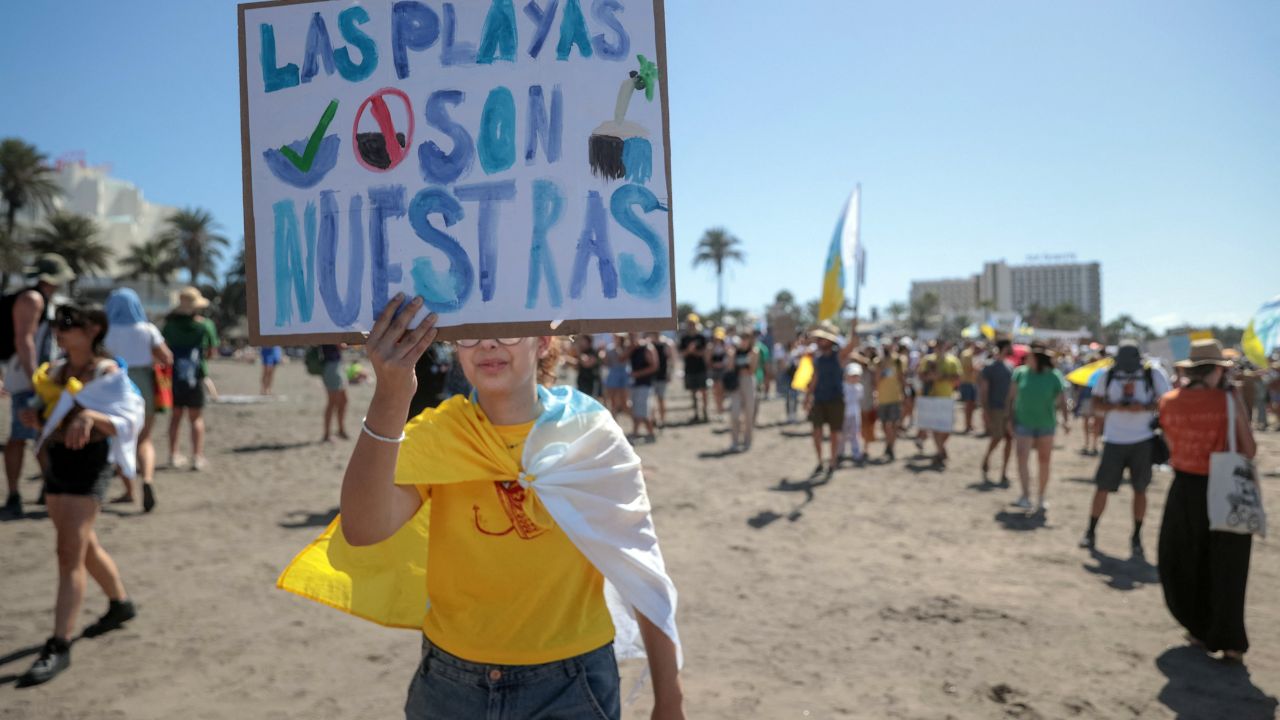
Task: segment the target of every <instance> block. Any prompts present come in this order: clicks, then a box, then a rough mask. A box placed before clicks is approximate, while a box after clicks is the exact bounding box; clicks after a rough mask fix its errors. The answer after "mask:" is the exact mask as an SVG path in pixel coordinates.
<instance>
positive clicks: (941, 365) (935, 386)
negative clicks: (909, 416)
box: [920, 340, 962, 467]
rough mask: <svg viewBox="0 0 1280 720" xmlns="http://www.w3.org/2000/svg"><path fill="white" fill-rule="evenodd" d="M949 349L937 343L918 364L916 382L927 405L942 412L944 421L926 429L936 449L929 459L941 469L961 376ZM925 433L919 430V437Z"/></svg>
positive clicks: (940, 342) (946, 344)
mask: <svg viewBox="0 0 1280 720" xmlns="http://www.w3.org/2000/svg"><path fill="white" fill-rule="evenodd" d="M949 349H950V348H949V345H948V343H947V342H946V341H945V340H939V341H938V344H937V346H936V347H935V349H934V352H933V353H931V354H929V355H926V356H925V357H924V360H923V361H922V362H921V363H920V379H921V380H923V381H924V384H925V387H926V388H927V390H926V392H925V394H926V395H927V396H928V397H929V398H931V399H932V400H931V402H933V403H935V404H936V405H937V406H938V407H939V408H943V407H945V410H946V412H945V415H946V417H945V418H940V419H939V422H938V423H937V425H936V426H935V427H932V428H928V429H929V430H930V434H931V435H932V436H933V444H934V446H935V447H936V448H937V449H938V453H937V455H935V456H934V458H933V462H934V464H935V465H937V466H938V467H945V466H946V463H947V438H949V437H951V432H950V429H951V427H952V425H953V423H954V414H955V400H954V398H953V397H952V396H953V395H955V389H956V383H958V382H959V381H960V379H961V374H962V366H961V364H960V361H959V360H957V359H956V356H955V355H952V354H951V353H950V352H948V350H949ZM940 414H941V413H940ZM940 428H947V429H946V430H942V429H940ZM925 429H926V428H923V427H922V428H920V431H921V434H923V432H924V430H925Z"/></svg>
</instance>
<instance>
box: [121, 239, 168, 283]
mask: <svg viewBox="0 0 1280 720" xmlns="http://www.w3.org/2000/svg"><path fill="white" fill-rule="evenodd" d="M120 267H122V268H124V269H125V271H126V272H125V273H124V274H123V275H121V276H120V279H121V280H155V281H157V282H162V283H167V282H169V281H170V280H171V279H173V271H174V270H176V269H177V267H176V264H175V262H174V258H173V248H172V247H170V246H169V245H168V244H167V243H166V242H165V241H164V240H163V239H162V238H153V239H151V240H148V241H147V242H144V243H142V244H141V245H134V246H133V247H131V248H129V254H128V255H125V256H124V257H123V258H120Z"/></svg>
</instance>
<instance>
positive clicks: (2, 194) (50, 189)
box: [0, 138, 62, 291]
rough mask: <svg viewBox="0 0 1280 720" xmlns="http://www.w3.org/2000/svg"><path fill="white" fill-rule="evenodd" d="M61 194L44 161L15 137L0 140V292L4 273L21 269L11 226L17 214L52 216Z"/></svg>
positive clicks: (42, 156)
mask: <svg viewBox="0 0 1280 720" xmlns="http://www.w3.org/2000/svg"><path fill="white" fill-rule="evenodd" d="M61 194H62V189H61V188H59V187H58V183H57V181H55V180H54V169H53V167H52V166H50V165H49V162H48V158H47V157H45V155H44V153H41V152H40V151H39V150H37V149H36V148H35V146H34V145H30V144H28V143H26V142H23V141H22V140H19V139H18V138H5V139H4V140H0V199H3V200H4V213H5V214H4V236H3V238H0V240H3V241H4V245H3V247H0V271H3V274H0V291H2V290H3V289H4V288H5V287H6V286H7V285H8V281H9V277H8V273H9V272H12V271H15V270H19V269H20V268H21V266H22V262H21V255H22V253H21V248H20V246H19V244H18V235H17V232H16V231H15V227H16V226H17V223H18V212H19V211H21V210H23V209H24V208H29V207H39V208H42V209H43V210H44V211H45V212H49V213H52V212H53V211H54V209H55V205H54V200H56V199H57V198H58V197H59V196H60V195H61Z"/></svg>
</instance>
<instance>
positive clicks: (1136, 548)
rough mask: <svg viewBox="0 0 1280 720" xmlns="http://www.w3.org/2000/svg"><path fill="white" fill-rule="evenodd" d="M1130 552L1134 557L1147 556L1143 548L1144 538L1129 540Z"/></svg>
mask: <svg viewBox="0 0 1280 720" xmlns="http://www.w3.org/2000/svg"><path fill="white" fill-rule="evenodd" d="M1129 552H1130V553H1131V554H1132V555H1133V556H1134V557H1146V553H1145V552H1143V550H1142V540H1140V539H1138V538H1133V539H1132V540H1130V541H1129Z"/></svg>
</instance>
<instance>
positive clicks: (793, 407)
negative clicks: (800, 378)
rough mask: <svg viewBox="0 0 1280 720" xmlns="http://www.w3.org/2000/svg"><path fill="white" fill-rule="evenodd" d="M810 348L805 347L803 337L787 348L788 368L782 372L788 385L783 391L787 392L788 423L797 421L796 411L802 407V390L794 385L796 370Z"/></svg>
mask: <svg viewBox="0 0 1280 720" xmlns="http://www.w3.org/2000/svg"><path fill="white" fill-rule="evenodd" d="M807 352H808V350H807V349H806V348H805V343H804V339H803V338H800V337H798V338H796V339H795V340H793V341H792V342H791V347H790V348H788V349H787V369H786V371H785V372H784V373H783V374H782V377H783V382H785V383H786V386H785V387H784V388H783V392H785V393H786V411H787V423H788V424H790V423H794V422H797V417H796V413H797V412H798V411H799V409H800V390H798V389H796V388H795V387H794V383H795V379H796V371H797V370H799V369H800V360H801V359H802V358H803V357H804V356H805V354H806V353H807Z"/></svg>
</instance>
